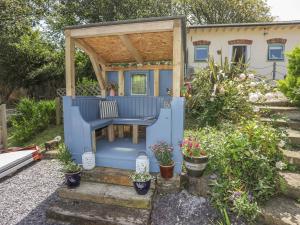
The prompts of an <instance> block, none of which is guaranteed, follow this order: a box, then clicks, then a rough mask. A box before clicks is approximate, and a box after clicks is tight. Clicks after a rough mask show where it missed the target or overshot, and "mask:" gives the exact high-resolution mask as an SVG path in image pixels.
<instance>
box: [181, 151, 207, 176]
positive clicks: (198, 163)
mask: <svg viewBox="0 0 300 225" xmlns="http://www.w3.org/2000/svg"><path fill="white" fill-rule="evenodd" d="M183 160H184V164H185V167H186V170H187V174H188V175H189V176H191V177H200V176H202V174H203V172H204V170H205V168H206V165H207V162H208V157H207V156H201V157H188V156H185V155H184V156H183Z"/></svg>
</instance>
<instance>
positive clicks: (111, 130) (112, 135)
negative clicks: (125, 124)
mask: <svg viewBox="0 0 300 225" xmlns="http://www.w3.org/2000/svg"><path fill="white" fill-rule="evenodd" d="M107 130H108V141H109V142H113V141H114V140H115V133H114V125H109V126H108V127H107Z"/></svg>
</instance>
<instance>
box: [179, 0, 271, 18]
mask: <svg viewBox="0 0 300 225" xmlns="http://www.w3.org/2000/svg"><path fill="white" fill-rule="evenodd" d="M176 9H177V12H178V13H183V14H185V15H186V16H187V20H188V22H189V23H190V24H220V23H249V22H266V21H272V20H273V19H274V18H273V17H272V16H271V14H270V7H269V6H268V5H267V3H266V0H177V1H176Z"/></svg>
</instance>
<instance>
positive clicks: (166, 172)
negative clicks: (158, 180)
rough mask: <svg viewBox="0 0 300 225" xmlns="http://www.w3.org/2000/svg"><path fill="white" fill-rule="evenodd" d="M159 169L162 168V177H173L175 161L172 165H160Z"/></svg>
mask: <svg viewBox="0 0 300 225" xmlns="http://www.w3.org/2000/svg"><path fill="white" fill-rule="evenodd" d="M159 169H160V175H161V177H162V178H165V179H170V178H172V177H173V172H174V163H173V165H171V166H162V165H159Z"/></svg>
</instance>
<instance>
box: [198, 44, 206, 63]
mask: <svg viewBox="0 0 300 225" xmlns="http://www.w3.org/2000/svg"><path fill="white" fill-rule="evenodd" d="M207 60H208V45H198V46H195V61H207Z"/></svg>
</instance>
